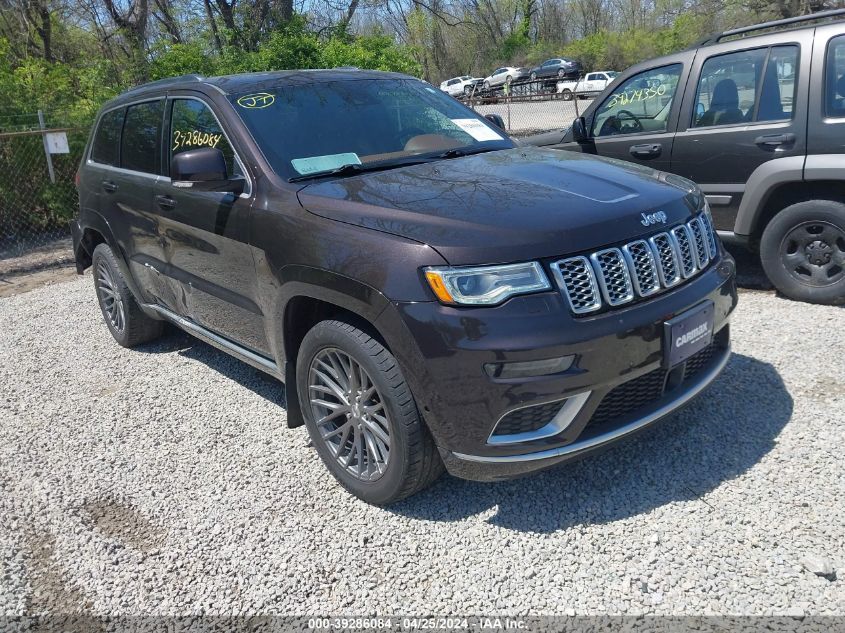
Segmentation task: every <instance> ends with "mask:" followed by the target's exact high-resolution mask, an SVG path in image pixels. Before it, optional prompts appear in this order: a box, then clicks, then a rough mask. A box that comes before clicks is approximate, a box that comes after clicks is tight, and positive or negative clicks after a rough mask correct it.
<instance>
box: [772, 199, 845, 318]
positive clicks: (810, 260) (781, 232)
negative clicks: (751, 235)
mask: <svg viewBox="0 0 845 633" xmlns="http://www.w3.org/2000/svg"><path fill="white" fill-rule="evenodd" d="M760 259H761V261H762V264H763V269H764V270H765V271H766V274H767V275H768V277H769V279H770V280H771V281H772V283H773V284H774V285H775V287H776V288H777V289H778V290H779V291H780V292H781V293H783V294H784V295H786V296H787V297H790V298H792V299H796V300H798V301H807V302H809V303H823V304H841V303H845V204H842V203H840V202H834V201H832V200H809V201H807V202H799V203H798V204H793V205H792V206H789V207H787V208H785V209H783V210H782V211H780V212H779V213H778V214H777V215H775V217H774V218H772V220H771V222H769V224H768V225H767V226H766V228H765V230H764V231H763V237H762V239H761V240H760Z"/></svg>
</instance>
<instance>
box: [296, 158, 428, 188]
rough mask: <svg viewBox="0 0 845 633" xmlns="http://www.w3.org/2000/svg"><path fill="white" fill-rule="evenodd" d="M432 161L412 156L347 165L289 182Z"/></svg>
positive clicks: (348, 174) (313, 173)
mask: <svg viewBox="0 0 845 633" xmlns="http://www.w3.org/2000/svg"><path fill="white" fill-rule="evenodd" d="M430 160H431V157H430V156H428V157H426V156H411V157H408V158H404V159H398V160H382V161H377V162H373V163H363V164H361V163H347V164H346V165H341V166H340V167H335V168H334V169H324V170H322V171H314V172H311V173H310V174H302V175H301V176H293V177H292V178H288V182H299V181H301V180H311V179H312V178H323V177H324V176H352V175H354V174H360V173H362V172H365V171H380V170H383V169H393V168H394V167H406V166H408V165H419V164H420V163H427V162H428V161H430Z"/></svg>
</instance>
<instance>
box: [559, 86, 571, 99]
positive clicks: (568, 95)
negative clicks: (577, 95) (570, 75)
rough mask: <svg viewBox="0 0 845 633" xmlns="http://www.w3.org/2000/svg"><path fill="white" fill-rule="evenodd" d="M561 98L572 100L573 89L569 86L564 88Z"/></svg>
mask: <svg viewBox="0 0 845 633" xmlns="http://www.w3.org/2000/svg"><path fill="white" fill-rule="evenodd" d="M560 98H561V99H563V100H564V101H572V91H571V90H570V89H569V88H564V90H563V92H561V93H560Z"/></svg>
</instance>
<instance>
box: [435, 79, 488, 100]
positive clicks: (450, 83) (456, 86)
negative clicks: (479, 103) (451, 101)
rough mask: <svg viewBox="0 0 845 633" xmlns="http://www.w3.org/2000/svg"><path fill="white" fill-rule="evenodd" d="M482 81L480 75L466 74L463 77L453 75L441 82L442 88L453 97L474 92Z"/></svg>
mask: <svg viewBox="0 0 845 633" xmlns="http://www.w3.org/2000/svg"><path fill="white" fill-rule="evenodd" d="M481 82H482V80H481V79H479V78H478V77H470V76H469V75H464V76H463V77H453V78H452V79H447V80H446V81H444V82H442V83H441V84H440V89H441V90H442V91H443V92H445V93H446V94H447V95H450V96H452V97H459V96H460V95H470V94H472V91H473V88H475V87H476V86H477V85H478V84H480V83H481Z"/></svg>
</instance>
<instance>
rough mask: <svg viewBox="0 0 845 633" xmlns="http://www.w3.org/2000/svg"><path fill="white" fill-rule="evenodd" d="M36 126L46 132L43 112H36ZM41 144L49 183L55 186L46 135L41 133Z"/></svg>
mask: <svg viewBox="0 0 845 633" xmlns="http://www.w3.org/2000/svg"><path fill="white" fill-rule="evenodd" d="M38 125H39V126H41V129H42V130H46V129H47V126H46V125H44V112H42V111H41V110H39V111H38ZM41 142H42V143H43V145H44V156H46V157H47V171H48V172H49V174H50V182H51V183H53V184H54V185H55V184H56V172H54V171H53V157H52V156H50V146H49V145H48V144H47V134H46V132H43V131H42V132H41Z"/></svg>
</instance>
